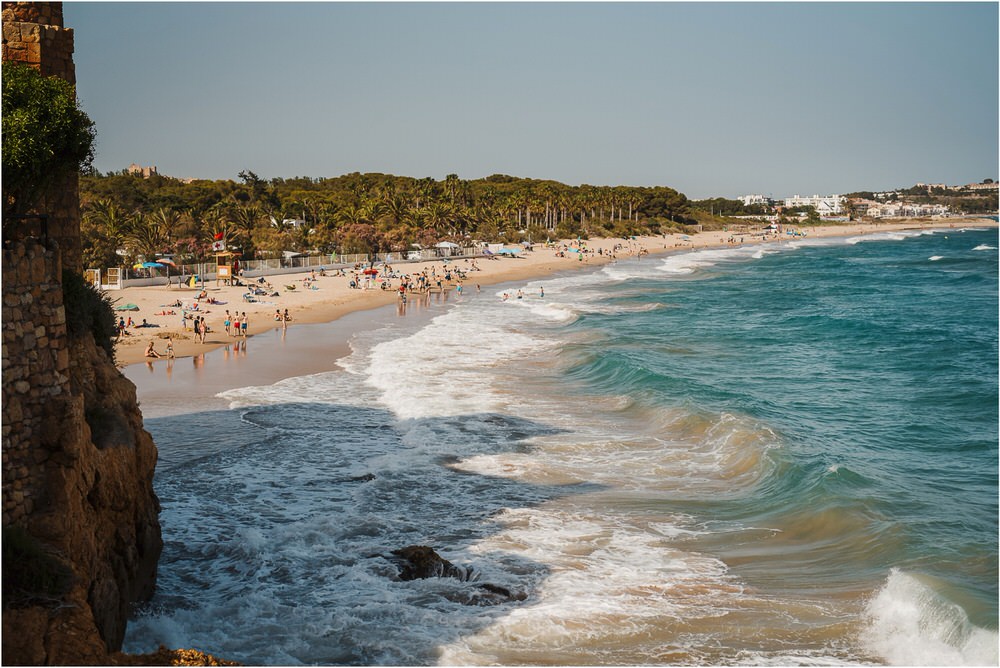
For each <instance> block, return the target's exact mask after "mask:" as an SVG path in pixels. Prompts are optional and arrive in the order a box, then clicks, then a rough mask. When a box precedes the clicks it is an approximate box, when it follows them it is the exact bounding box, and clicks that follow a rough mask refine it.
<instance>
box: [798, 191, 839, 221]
mask: <svg viewBox="0 0 1000 668" xmlns="http://www.w3.org/2000/svg"><path fill="white" fill-rule="evenodd" d="M843 203H844V198H843V197H842V196H841V195H827V196H826V197H820V196H819V195H813V196H812V197H800V196H799V195H796V196H795V197H786V198H785V206H786V207H788V208H792V207H796V206H811V207H813V208H815V209H816V213H818V214H819V215H821V216H835V215H837V214H839V213H840V212H841V207H842V205H843Z"/></svg>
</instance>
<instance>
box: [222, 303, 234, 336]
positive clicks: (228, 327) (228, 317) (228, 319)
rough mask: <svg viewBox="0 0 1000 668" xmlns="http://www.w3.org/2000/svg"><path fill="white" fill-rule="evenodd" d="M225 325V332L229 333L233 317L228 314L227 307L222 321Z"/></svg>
mask: <svg viewBox="0 0 1000 668" xmlns="http://www.w3.org/2000/svg"><path fill="white" fill-rule="evenodd" d="M223 324H224V325H225V326H226V334H227V335H228V334H229V330H230V328H231V326H232V324H233V318H232V316H230V315H229V309H226V320H225V322H224V323H223Z"/></svg>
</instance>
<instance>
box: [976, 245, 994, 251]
mask: <svg viewBox="0 0 1000 668" xmlns="http://www.w3.org/2000/svg"><path fill="white" fill-rule="evenodd" d="M996 249H997V247H996V246H990V245H989V244H979V245H978V246H976V247H975V248H973V249H972V250H974V251H983V250H996Z"/></svg>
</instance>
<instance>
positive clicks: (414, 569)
mask: <svg viewBox="0 0 1000 668" xmlns="http://www.w3.org/2000/svg"><path fill="white" fill-rule="evenodd" d="M391 558H392V560H393V561H394V562H396V564H397V565H398V566H399V569H400V570H399V579H401V580H418V579H423V578H456V579H458V580H462V581H463V582H467V581H468V580H470V579H471V578H472V577H473V571H472V569H471V568H463V567H460V566H456V565H455V564H453V563H451V562H450V561H448V560H447V559H445V558H444V557H442V556H441V555H439V554H438V553H437V552H435V551H434V550H433V549H432V548H430V547H427V546H426V545H410V546H409V547H404V548H401V549H398V550H393V551H392V557H391ZM445 596H446V598H448V599H449V600H453V601H455V602H457V603H463V604H465V605H498V604H501V603H508V602H510V601H523V600H525V599H526V598H527V597H528V595H527V594H525V593H524V592H517V593H514V592H511V590H509V589H507V588H506V587H501V586H499V585H494V584H489V583H479V584H476V585H475V589H472V590H468V589H467V590H464V591H455V592H451V593H449V594H446V595H445Z"/></svg>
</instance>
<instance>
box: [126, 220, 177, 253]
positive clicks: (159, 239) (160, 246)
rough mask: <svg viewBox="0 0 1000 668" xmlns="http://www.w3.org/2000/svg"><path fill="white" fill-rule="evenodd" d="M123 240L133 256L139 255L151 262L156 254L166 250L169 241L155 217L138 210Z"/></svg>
mask: <svg viewBox="0 0 1000 668" xmlns="http://www.w3.org/2000/svg"><path fill="white" fill-rule="evenodd" d="M125 240H126V244H127V246H128V248H129V250H130V251H131V253H132V255H133V257H135V258H138V257H140V256H141V257H142V258H143V259H144V260H146V261H147V262H152V261H153V259H154V258H155V257H156V254H157V253H162V252H163V251H164V250H166V248H167V246H168V245H169V243H170V242H169V241H168V239H167V236H166V234H164V229H163V227H162V225H161V223H160V221H159V220H157V217H156V216H147V215H146V214H144V213H140V212H136V214H135V215H133V216H132V224H131V225H130V227H129V231H128V234H127V235H126V237H125Z"/></svg>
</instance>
